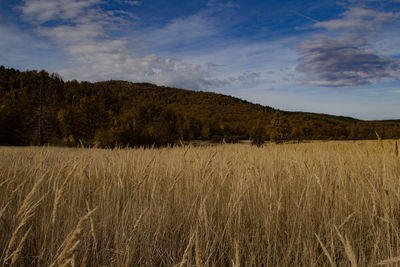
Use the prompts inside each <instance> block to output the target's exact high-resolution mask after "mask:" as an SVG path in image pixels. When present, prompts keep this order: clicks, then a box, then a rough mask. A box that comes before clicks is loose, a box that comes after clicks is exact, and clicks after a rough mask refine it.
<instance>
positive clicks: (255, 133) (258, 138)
mask: <svg viewBox="0 0 400 267" xmlns="http://www.w3.org/2000/svg"><path fill="white" fill-rule="evenodd" d="M265 139H266V131H265V127H264V126H263V124H262V123H260V124H258V125H257V126H255V127H254V128H253V130H252V135H251V143H252V144H253V145H256V146H262V145H263V144H264V142H265Z"/></svg>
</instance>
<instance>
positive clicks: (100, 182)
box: [0, 140, 400, 266]
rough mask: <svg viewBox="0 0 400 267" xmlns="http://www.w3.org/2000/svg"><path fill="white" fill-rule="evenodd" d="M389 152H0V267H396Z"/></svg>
mask: <svg viewBox="0 0 400 267" xmlns="http://www.w3.org/2000/svg"><path fill="white" fill-rule="evenodd" d="M398 154H399V152H398V146H397V143H396V142H395V141H387V140H380V141H359V142H315V143H302V144H283V145H274V144H267V145H264V146H263V147H261V148H257V147H253V146H249V145H241V144H238V145H227V144H225V145H220V146H212V147H191V146H184V147H173V148H162V149H116V150H101V149H72V148H54V147H21V148H15V147H2V148H0V250H1V251H0V265H14V266H27V265H33V266H50V265H53V266H105V265H107V266H138V265H142V266H194V265H196V266H260V265H264V266H299V265H300V266H343V265H344V266H350V265H351V266H366V265H390V264H392V265H393V264H397V263H398V262H399V261H400V257H399V256H400V157H399V156H398Z"/></svg>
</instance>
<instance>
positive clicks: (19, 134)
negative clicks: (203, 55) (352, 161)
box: [0, 66, 400, 147]
mask: <svg viewBox="0 0 400 267" xmlns="http://www.w3.org/2000/svg"><path fill="white" fill-rule="evenodd" d="M375 131H377V132H379V133H380V135H381V136H382V138H400V121H398V120H395V121H360V120H356V119H352V118H346V117H337V116H330V115H324V114H313V113H301V112H284V111H279V110H276V109H273V108H270V107H264V106H261V105H256V104H252V103H249V102H247V101H243V100H240V99H238V98H235V97H231V96H225V95H220V94H216V93H210V92H196V91H189V90H182V89H176V88H169V87H160V86H156V85H152V84H148V83H130V82H124V81H106V82H98V83H89V82H77V81H75V80H74V81H68V82H64V81H63V80H62V79H61V78H60V77H59V76H58V75H57V74H49V73H47V72H46V71H40V72H37V71H25V72H20V71H18V70H14V69H7V68H5V67H3V66H1V67H0V145H42V144H56V145H70V146H75V145H80V144H84V145H89V146H93V145H94V146H100V147H114V146H152V145H156V146H161V145H169V144H174V143H177V142H179V141H183V140H185V141H188V140H196V139H202V140H208V141H215V142H221V141H225V142H237V141H238V140H241V139H249V138H251V139H252V141H253V143H254V144H256V145H261V144H262V143H263V142H264V140H269V139H270V140H271V141H274V142H277V143H279V142H284V141H287V140H312V139H321V140H330V139H343V140H347V139H349V140H355V139H375V138H376V135H375Z"/></svg>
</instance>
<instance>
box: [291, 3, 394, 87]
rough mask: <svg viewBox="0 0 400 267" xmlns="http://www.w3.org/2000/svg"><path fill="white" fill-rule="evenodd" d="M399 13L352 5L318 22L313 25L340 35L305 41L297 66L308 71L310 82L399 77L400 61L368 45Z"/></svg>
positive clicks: (322, 83) (349, 83)
mask: <svg viewBox="0 0 400 267" xmlns="http://www.w3.org/2000/svg"><path fill="white" fill-rule="evenodd" d="M399 17H400V15H399V14H397V13H392V12H379V11H375V10H369V9H365V8H360V7H351V8H349V9H348V10H346V11H345V12H344V13H343V14H342V17H341V18H339V19H333V20H329V21H325V22H316V23H315V24H314V25H313V28H322V29H325V30H328V31H332V32H334V33H336V34H338V36H337V37H330V36H327V35H318V36H315V37H314V39H313V40H308V41H304V42H302V43H301V44H300V45H299V46H298V50H299V51H300V53H301V54H302V56H301V57H300V59H299V61H300V64H299V65H298V66H297V68H296V69H297V70H298V71H300V72H302V73H304V74H306V77H307V79H306V83H307V84H309V85H315V86H327V87H352V86H353V87H354V86H360V85H365V84H372V83H377V82H380V81H384V80H391V79H399V71H400V61H399V60H398V59H395V58H390V57H387V56H382V55H379V54H378V53H377V52H376V51H375V50H373V49H371V48H370V45H369V42H370V40H371V39H373V38H374V37H375V36H376V35H377V34H378V33H379V31H380V30H381V28H382V26H383V25H384V24H385V23H387V22H390V21H393V20H396V19H398V18H399ZM340 33H342V34H340ZM343 33H344V34H343Z"/></svg>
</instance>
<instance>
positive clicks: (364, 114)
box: [0, 0, 400, 120]
mask: <svg viewBox="0 0 400 267" xmlns="http://www.w3.org/2000/svg"><path fill="white" fill-rule="evenodd" d="M399 29H400V0H391V1H389V0H387V1H381V0H342V1H326V0H319V1H301V0H297V1H283V0H281V1H275V0H274V1H256V0H246V1H244V0H237V1H235V0H224V1H223V0H206V1H181V0H170V1H156V0H147V1H144V0H143V1H133V0H113V1H104V0H17V1H15V0H0V36H1V38H0V65H4V66H6V67H13V68H17V69H20V70H28V69H30V70H31V69H37V70H40V69H46V70H48V71H49V72H58V73H59V74H60V75H61V76H62V77H63V78H64V80H71V79H77V80H88V81H93V82H94V81H101V80H109V79H119V80H127V81H133V82H151V83H154V84H158V85H168V86H174V87H178V88H185V89H193V90H203V91H213V92H218V93H223V94H227V95H233V96H236V97H240V98H242V99H246V100H249V101H252V102H255V103H260V104H263V105H268V106H272V107H275V108H279V109H283V110H291V111H308V112H318V113H328V114H334V115H344V116H351V117H355V118H360V119H367V120H374V119H400V81H399V78H400V30H399Z"/></svg>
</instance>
